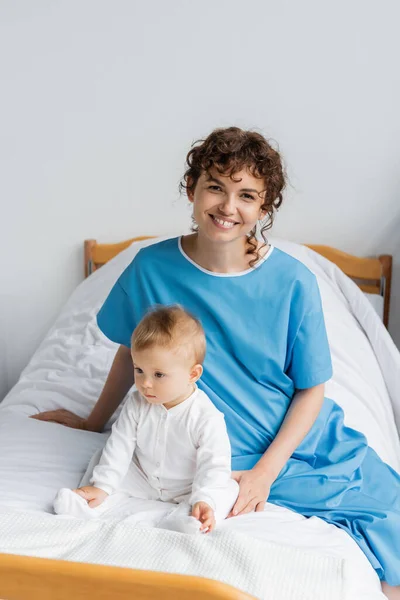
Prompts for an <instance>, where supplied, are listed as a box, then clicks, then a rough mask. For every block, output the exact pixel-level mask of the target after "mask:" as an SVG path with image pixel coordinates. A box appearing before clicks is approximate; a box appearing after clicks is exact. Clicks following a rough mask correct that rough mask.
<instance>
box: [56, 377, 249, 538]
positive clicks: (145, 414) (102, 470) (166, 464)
mask: <svg viewBox="0 0 400 600" xmlns="http://www.w3.org/2000/svg"><path fill="white" fill-rule="evenodd" d="M96 462H97V461H96ZM92 464H93V461H92V463H91V465H90V468H92ZM90 483H91V484H92V485H94V486H96V487H98V488H100V489H102V490H104V491H105V492H107V493H108V494H110V496H109V497H108V498H107V499H106V500H105V501H104V502H103V503H102V504H101V505H100V507H99V509H101V510H99V509H91V508H90V507H88V506H87V504H86V502H85V501H84V499H83V498H80V497H79V496H77V494H74V493H73V492H71V493H72V494H73V496H75V497H76V498H74V497H73V496H71V495H70V494H68V493H67V491H66V490H61V491H60V492H59V494H58V496H57V497H56V500H55V503H54V508H55V511H56V512H57V513H58V514H68V513H71V508H72V512H74V513H75V516H78V515H76V508H77V507H71V506H70V503H71V500H72V501H73V502H74V503H75V504H76V502H77V500H79V502H80V501H81V500H82V501H83V502H80V507H81V508H82V509H83V508H85V511H84V512H85V516H86V517H88V518H90V517H94V516H100V515H101V514H103V513H104V511H105V510H107V509H108V508H109V506H110V505H112V504H113V503H115V502H116V501H117V497H116V496H115V497H114V498H113V495H115V494H116V492H122V493H124V494H125V497H126V495H129V496H130V497H134V498H139V499H143V500H146V499H148V500H161V501H163V502H169V503H171V502H172V503H175V504H176V503H180V504H182V506H181V508H180V510H179V511H178V512H179V514H180V515H182V514H186V515H188V514H189V511H190V507H191V506H193V504H195V503H196V502H199V501H203V502H206V503H207V504H209V505H210V506H211V507H212V508H213V510H214V511H215V516H216V520H217V521H220V520H222V519H224V518H226V516H227V515H228V513H229V511H230V510H231V508H232V506H233V504H234V502H235V500H236V498H237V495H238V491H239V488H238V484H237V483H236V482H235V481H234V480H232V479H231V448H230V442H229V438H228V433H227V431H226V426H225V420H224V415H223V414H222V413H221V412H220V411H219V410H218V409H217V408H216V407H215V406H214V404H213V403H212V402H211V400H210V399H209V398H208V396H207V395H206V394H205V393H204V392H203V391H202V390H200V389H198V388H197V386H196V389H195V391H194V392H193V394H192V395H191V396H190V397H189V398H187V400H185V401H184V402H182V403H181V404H178V405H177V406H174V407H172V408H170V409H166V408H165V407H164V406H163V405H156V404H150V403H148V402H147V401H146V400H145V399H144V398H142V397H141V396H140V394H139V393H138V392H137V391H136V392H133V393H132V394H131V396H130V397H129V398H128V399H127V401H126V403H125V405H124V406H123V408H122V411H121V414H120V416H119V417H118V419H117V421H116V422H115V423H114V425H113V427H112V431H111V435H110V437H109V439H108V441H107V443H106V446H105V447H104V450H103V452H102V455H101V458H100V461H99V463H98V464H97V466H95V468H94V470H93V475H92V477H91V480H90ZM67 496H68V498H67ZM85 505H86V506H85ZM78 512H80V513H81V512H82V511H79V510H78ZM175 512H176V511H175ZM79 516H82V517H84V515H83V514H80V515H79ZM160 526H161V525H160ZM171 528H175V527H171ZM178 529H179V527H178Z"/></svg>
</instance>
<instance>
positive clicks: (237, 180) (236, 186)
mask: <svg viewBox="0 0 400 600" xmlns="http://www.w3.org/2000/svg"><path fill="white" fill-rule="evenodd" d="M233 177H234V180H232V179H231V178H230V177H229V175H221V174H220V173H219V172H218V171H217V170H216V169H210V171H209V172H203V173H202V175H201V176H200V177H199V180H198V182H197V185H196V188H195V190H194V192H193V193H192V194H190V193H189V194H188V197H189V200H190V201H191V202H193V217H194V220H195V221H196V223H197V225H198V228H199V232H201V233H202V234H203V235H205V236H206V237H207V238H209V239H210V240H212V241H233V240H235V239H238V238H240V237H244V236H246V235H247V234H248V233H249V232H250V231H251V230H252V229H253V227H254V226H255V225H256V223H257V221H258V219H261V218H263V216H265V211H262V210H261V205H262V203H263V201H264V180H263V179H258V178H256V177H254V176H253V175H251V173H250V172H249V171H248V170H247V169H246V170H243V171H240V172H238V173H235V174H234V176H233Z"/></svg>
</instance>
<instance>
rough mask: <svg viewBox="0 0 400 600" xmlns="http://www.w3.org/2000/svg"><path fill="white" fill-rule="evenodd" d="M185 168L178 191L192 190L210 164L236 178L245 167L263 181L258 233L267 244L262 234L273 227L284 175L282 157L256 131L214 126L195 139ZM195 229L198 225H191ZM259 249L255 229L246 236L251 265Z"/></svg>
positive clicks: (210, 166)
mask: <svg viewBox="0 0 400 600" xmlns="http://www.w3.org/2000/svg"><path fill="white" fill-rule="evenodd" d="M186 163H187V167H188V168H187V170H186V172H185V174H184V176H183V179H182V181H181V183H180V186H179V187H180V191H181V192H183V191H185V192H186V193H187V192H189V193H193V192H194V190H195V187H196V185H197V182H198V180H199V177H200V176H201V174H202V173H203V172H206V173H208V172H209V171H210V169H212V168H213V167H214V168H215V169H217V171H218V172H219V173H221V174H223V175H229V177H230V178H231V179H232V180H233V181H235V178H234V176H235V174H237V173H239V172H240V171H242V170H243V169H246V168H247V169H248V170H249V171H250V173H251V174H252V175H253V177H257V178H259V179H263V180H264V184H265V190H264V197H263V203H262V205H261V209H262V210H264V211H265V212H266V216H265V219H264V220H263V223H262V225H261V229H260V233H261V235H262V238H263V240H264V244H263V246H262V247H264V246H265V245H266V243H267V239H266V237H265V233H266V231H267V230H268V229H270V228H271V227H272V224H273V221H274V216H275V212H276V211H277V210H278V208H279V207H280V206H281V204H282V200H283V196H282V192H283V189H284V187H285V185H286V176H285V173H284V168H283V165H282V159H281V156H280V154H279V152H278V151H277V150H275V149H274V148H273V147H272V146H271V144H270V143H269V142H268V141H267V140H266V139H265V138H264V137H263V136H262V135H261V134H260V133H257V132H256V131H244V130H243V129H240V128H239V127H227V128H225V129H223V128H221V129H215V130H214V131H212V132H211V133H210V135H209V136H208V137H207V138H206V139H205V140H198V141H197V142H195V143H194V144H193V146H192V148H191V150H190V151H189V153H188V155H187V157H186ZM192 230H193V231H197V226H196V225H194V226H193V227H192ZM260 250H261V248H260V249H259V250H257V238H256V228H254V229H253V230H252V231H251V232H250V233H249V235H248V249H247V253H248V254H254V257H255V258H254V259H253V260H252V261H251V262H250V265H251V266H252V265H254V264H255V263H256V262H257V261H258V259H259V257H260V254H259V252H260Z"/></svg>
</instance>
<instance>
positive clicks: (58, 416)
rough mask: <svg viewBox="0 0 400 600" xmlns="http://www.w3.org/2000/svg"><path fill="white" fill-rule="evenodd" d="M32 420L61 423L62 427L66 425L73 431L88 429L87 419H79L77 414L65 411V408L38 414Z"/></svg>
mask: <svg viewBox="0 0 400 600" xmlns="http://www.w3.org/2000/svg"><path fill="white" fill-rule="evenodd" d="M31 419H37V420H38V421H49V422H50V423H60V425H65V426H66V427H71V428H72V429H88V427H87V421H86V419H83V418H82V417H78V415H76V414H75V413H73V412H70V411H69V410H65V409H64V408H59V409H57V410H48V411H46V412H42V413H38V414H37V415H32V416H31Z"/></svg>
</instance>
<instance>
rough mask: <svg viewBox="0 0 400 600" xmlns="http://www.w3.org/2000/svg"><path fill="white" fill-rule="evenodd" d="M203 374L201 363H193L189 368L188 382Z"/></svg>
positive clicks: (192, 381)
mask: <svg viewBox="0 0 400 600" xmlns="http://www.w3.org/2000/svg"><path fill="white" fill-rule="evenodd" d="M202 374H203V367H202V366H201V365H194V367H192V368H191V370H190V382H191V383H195V382H196V381H197V380H198V379H200V377H201V376H202Z"/></svg>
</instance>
